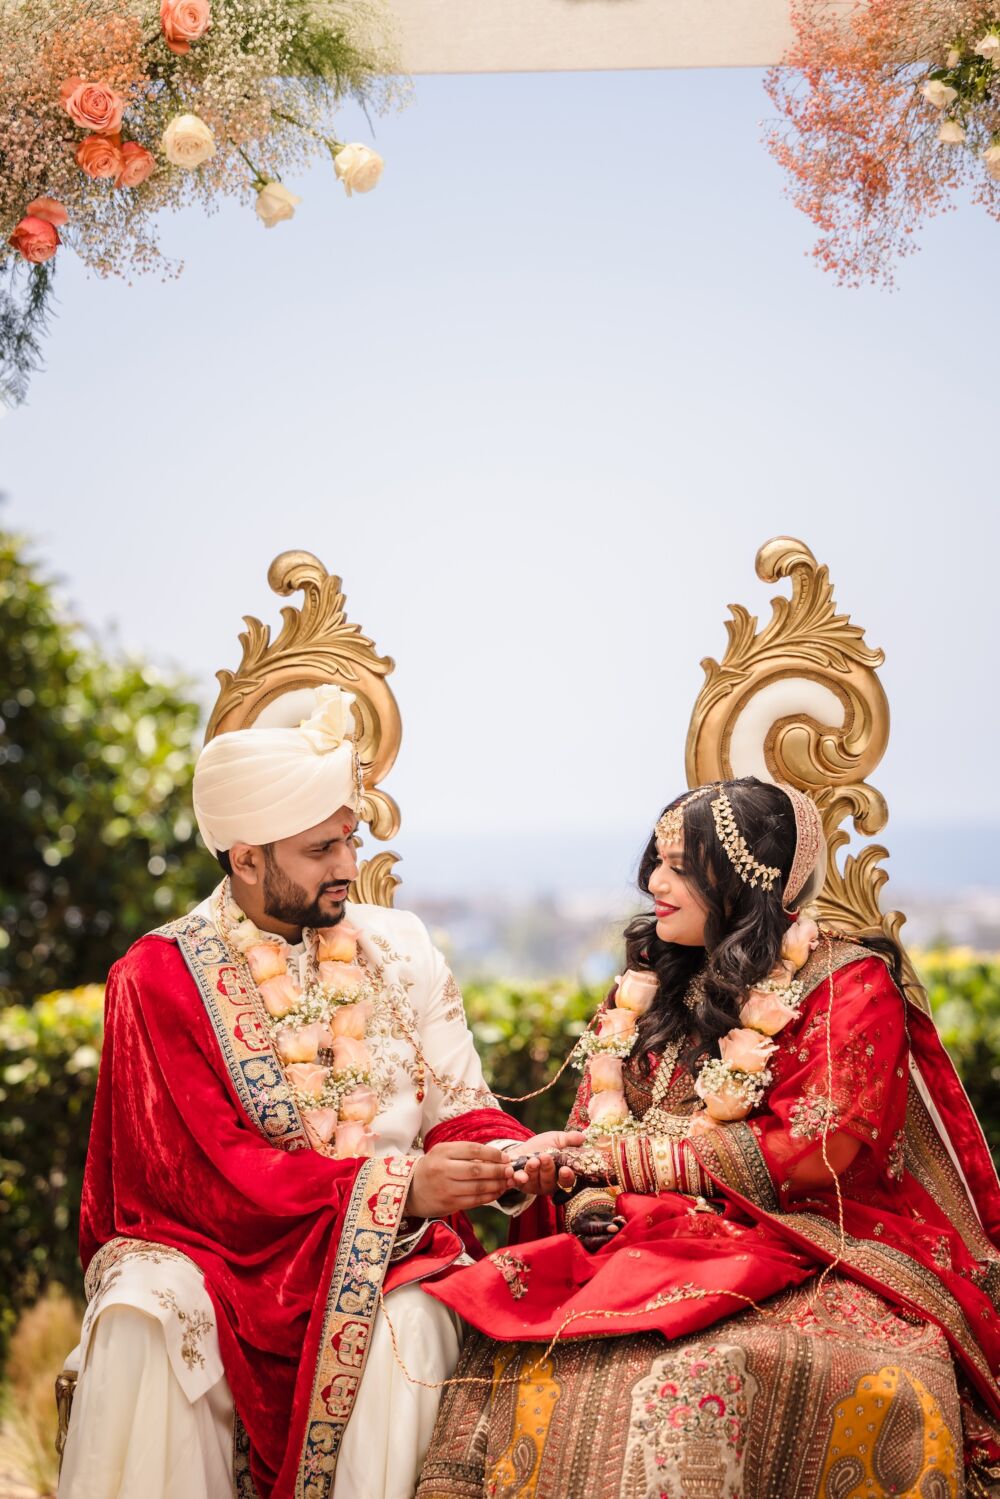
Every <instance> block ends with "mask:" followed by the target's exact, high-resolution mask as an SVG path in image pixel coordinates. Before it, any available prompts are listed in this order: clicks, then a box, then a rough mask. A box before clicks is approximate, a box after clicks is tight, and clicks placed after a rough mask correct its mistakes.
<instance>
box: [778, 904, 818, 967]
mask: <svg viewBox="0 0 1000 1499" xmlns="http://www.w3.org/2000/svg"><path fill="white" fill-rule="evenodd" d="M818 943H819V927H818V926H817V925H816V923H815V921H810V920H809V917H808V916H800V917H799V919H798V921H795V922H793V923H792V925H791V926H790V927H789V928H788V931H787V932H786V933H785V935H784V939H783V940H782V943H781V956H782V957H783V958H787V959H788V961H789V963H793V964H794V965H795V968H796V969H799V968H801V967H802V966H803V964H804V963H805V962H806V961H807V959H808V957H809V954H810V953H811V952H812V951H813V950H814V949H815V948H816V946H817V945H818Z"/></svg>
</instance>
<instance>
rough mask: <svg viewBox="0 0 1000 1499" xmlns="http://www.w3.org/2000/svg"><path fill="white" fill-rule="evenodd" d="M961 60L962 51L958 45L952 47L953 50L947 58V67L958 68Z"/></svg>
mask: <svg viewBox="0 0 1000 1499" xmlns="http://www.w3.org/2000/svg"><path fill="white" fill-rule="evenodd" d="M961 61H962V54H961V52H959V50H958V48H957V47H952V49H951V51H950V52H949V53H948V56H947V57H946V58H945V67H948V68H957V67H958V65H959V63H960V62H961Z"/></svg>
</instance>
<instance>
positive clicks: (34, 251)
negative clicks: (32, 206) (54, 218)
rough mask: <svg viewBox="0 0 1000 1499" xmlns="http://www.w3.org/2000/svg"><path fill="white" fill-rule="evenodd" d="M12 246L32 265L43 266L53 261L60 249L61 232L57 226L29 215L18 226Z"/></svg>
mask: <svg viewBox="0 0 1000 1499" xmlns="http://www.w3.org/2000/svg"><path fill="white" fill-rule="evenodd" d="M9 243H10V244H12V245H13V246H14V249H15V250H17V251H18V253H19V254H20V255H22V256H23V257H24V259H25V260H27V261H29V262H30V263H31V264H32V265H41V264H42V262H43V261H45V260H51V259H52V257H53V255H54V254H55V253H56V251H57V250H58V248H59V244H60V240H59V231H58V230H57V229H56V226H55V224H50V223H49V222H48V220H47V219H40V218H37V217H36V216H35V214H31V213H29V214H28V215H27V216H26V217H25V218H23V219H22V220H21V222H20V223H19V224H18V225H17V226H16V228H15V230H14V233H13V234H12V235H11V237H10V241H9Z"/></svg>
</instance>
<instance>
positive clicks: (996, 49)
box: [972, 31, 1000, 62]
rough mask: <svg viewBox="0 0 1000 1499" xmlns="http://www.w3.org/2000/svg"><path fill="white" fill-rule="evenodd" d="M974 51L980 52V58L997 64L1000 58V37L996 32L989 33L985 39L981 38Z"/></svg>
mask: <svg viewBox="0 0 1000 1499" xmlns="http://www.w3.org/2000/svg"><path fill="white" fill-rule="evenodd" d="M972 50H973V52H978V54H979V56H980V57H985V58H986V60H987V62H995V61H996V59H997V57H998V56H1000V36H997V34H996V32H995V31H988V32H987V33H986V35H985V36H984V37H980V39H979V41H978V42H977V43H976V45H975V46H974V47H973V49H972Z"/></svg>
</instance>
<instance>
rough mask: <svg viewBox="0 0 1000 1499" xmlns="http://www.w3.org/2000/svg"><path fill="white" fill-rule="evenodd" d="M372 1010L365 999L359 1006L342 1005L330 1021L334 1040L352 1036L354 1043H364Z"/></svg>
mask: <svg viewBox="0 0 1000 1499" xmlns="http://www.w3.org/2000/svg"><path fill="white" fill-rule="evenodd" d="M370 1009H371V1006H370V1005H369V1003H368V1001H367V1000H366V999H363V1000H361V1002H360V1003H359V1004H354V1005H341V1006H340V1007H339V1008H338V1009H336V1010H334V1012H333V1018H332V1019H331V1021H330V1029H331V1031H332V1032H333V1035H334V1039H335V1040H336V1039H337V1037H339V1036H350V1037H351V1039H352V1040H353V1041H363V1040H364V1038H365V1030H366V1028H367V1026H368V1013H369V1010H370Z"/></svg>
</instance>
